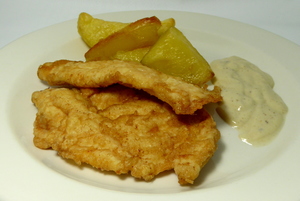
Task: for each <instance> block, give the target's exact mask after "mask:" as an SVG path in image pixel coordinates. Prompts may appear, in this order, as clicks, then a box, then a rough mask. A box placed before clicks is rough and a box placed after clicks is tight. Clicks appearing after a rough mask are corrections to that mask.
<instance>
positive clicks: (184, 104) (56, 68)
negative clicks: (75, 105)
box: [38, 60, 222, 114]
mask: <svg viewBox="0 0 300 201" xmlns="http://www.w3.org/2000/svg"><path fill="white" fill-rule="evenodd" d="M38 76H39V78H40V79H41V80H44V81H47V82H48V83H49V84H50V85H54V86H63V85H71V86H75V87H94V88H97V87H106V86H109V85H112V84H115V83H118V84H122V85H124V86H128V87H133V88H136V89H142V90H144V91H146V92H147V93H149V94H151V95H153V96H156V97H157V98H159V99H160V100H162V101H164V102H166V103H168V104H169V105H170V106H171V107H172V108H173V109H174V111H175V112H176V113H177V114H193V113H194V112H195V111H196V110H198V109H201V108H202V107H203V105H205V104H207V103H210V102H219V101H221V100H222V97H221V95H220V88H218V87H215V88H214V90H212V91H209V90H208V89H207V88H206V87H202V88H201V87H198V86H196V85H193V84H189V83H186V82H184V81H182V80H181V79H180V78H177V77H173V76H170V75H166V74H164V73H160V72H158V71H156V70H154V69H151V68H148V67H146V66H143V65H142V64H140V63H137V62H126V61H118V60H113V61H110V60H109V61H90V62H80V61H68V60H60V61H56V62H49V63H45V64H44V65H41V66H40V67H39V69H38Z"/></svg>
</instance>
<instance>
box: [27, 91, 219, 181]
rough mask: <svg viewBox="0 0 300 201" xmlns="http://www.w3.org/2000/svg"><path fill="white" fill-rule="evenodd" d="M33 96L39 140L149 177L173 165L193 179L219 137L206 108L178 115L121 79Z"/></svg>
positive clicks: (68, 154)
mask: <svg viewBox="0 0 300 201" xmlns="http://www.w3.org/2000/svg"><path fill="white" fill-rule="evenodd" d="M32 101H33V103H34V104H35V106H36V107H37V109H38V112H37V116H36V120H35V123H34V144H35V146H37V147H39V148H41V149H49V148H52V149H54V150H56V151H57V152H58V154H59V155H60V156H62V157H63V158H66V159H72V160H74V161H75V162H76V163H77V164H81V163H87V164H90V165H92V166H93V167H95V168H98V169H100V170H105V171H114V172H116V173H117V174H131V175H132V176H133V177H135V178H140V179H144V180H146V181H149V180H151V179H153V178H154V177H155V176H156V175H157V174H159V173H160V172H163V171H166V170H171V169H174V171H175V173H176V174H177V176H178V181H179V183H180V184H192V183H193V182H194V180H195V179H196V178H197V177H198V175H199V172H200V170H201V168H202V167H203V166H204V165H205V164H206V163H207V162H208V160H209V159H210V158H211V157H212V155H213V154H214V152H215V150H216V148H217V141H218V140H219V138H220V134H219V131H218V130H217V128H216V125H215V122H214V121H213V119H212V118H211V116H210V115H209V114H208V113H207V112H206V111H205V110H204V109H201V110H198V111H197V112H196V113H195V114H193V115H176V114H175V113H174V112H173V110H172V108H171V107H170V106H169V105H168V104H165V103H164V102H162V101H160V100H159V99H157V98H155V97H153V96H150V95H149V94H147V93H145V92H143V91H140V90H136V89H132V88H127V87H124V86H121V85H112V86H109V87H106V88H93V89H92V88H81V89H79V88H50V89H45V90H42V91H37V92H34V93H33V95H32Z"/></svg>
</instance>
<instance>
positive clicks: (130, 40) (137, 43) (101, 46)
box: [85, 16, 161, 61]
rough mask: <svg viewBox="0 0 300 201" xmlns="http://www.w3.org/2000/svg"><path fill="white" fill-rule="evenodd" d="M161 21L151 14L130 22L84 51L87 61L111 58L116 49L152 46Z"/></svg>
mask: <svg viewBox="0 0 300 201" xmlns="http://www.w3.org/2000/svg"><path fill="white" fill-rule="evenodd" d="M160 27H161V21H160V20H159V19H158V18H157V17H155V16H153V17H149V18H143V19H140V20H138V21H136V22H133V23H130V24H129V25H127V26H126V27H124V28H123V29H121V30H119V31H117V32H115V33H114V34H111V35H110V36H108V37H107V38H105V39H102V40H100V41H99V42H98V43H97V44H96V45H94V46H93V47H92V48H90V49H89V50H88V51H87V52H86V53H85V58H86V60H87V61H92V60H106V59H111V58H112V57H113V56H114V55H115V54H116V53H117V52H118V51H131V50H134V49H137V48H143V47H148V46H152V45H154V44H155V42H156V41H157V40H158V38H159V35H158V30H159V28H160Z"/></svg>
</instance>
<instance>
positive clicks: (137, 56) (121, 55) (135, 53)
mask: <svg viewBox="0 0 300 201" xmlns="http://www.w3.org/2000/svg"><path fill="white" fill-rule="evenodd" d="M150 48H151V46H149V47H143V48H138V49H134V50H131V51H118V52H117V53H116V54H115V55H114V56H113V57H112V59H119V60H123V61H136V62H141V60H142V59H143V57H144V56H145V55H146V54H147V52H148V51H149V50H150Z"/></svg>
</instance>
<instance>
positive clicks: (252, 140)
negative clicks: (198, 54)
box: [211, 56, 288, 146]
mask: <svg viewBox="0 0 300 201" xmlns="http://www.w3.org/2000/svg"><path fill="white" fill-rule="evenodd" d="M211 68H212V70H213V71H214V73H215V79H214V80H213V83H214V84H215V85H216V86H219V87H220V88H221V89H222V96H223V102H221V103H220V105H219V106H218V108H217V112H218V114H219V115H220V117H221V118H222V119H223V120H224V121H226V122H227V123H228V124H230V125H231V126H233V127H235V128H236V129H237V130H238V131H239V137H240V138H241V140H242V141H244V142H246V143H247V144H250V145H253V146H262V145H266V144H268V143H269V142H270V141H271V140H272V139H273V138H274V137H275V136H276V134H277V133H278V131H279V130H280V128H281V127H282V125H283V123H284V120H285V114H286V113H287V111H288V108H287V106H286V104H285V103H284V102H283V100H282V99H281V97H280V96H279V95H278V94H276V93H275V92H274V90H273V87H274V81H273V79H272V77H271V76H270V75H269V74H267V73H265V72H263V71H261V70H260V69H259V68H258V67H257V66H255V65H254V64H252V63H250V62H248V61H246V60H244V59H242V58H239V57H236V56H233V57H229V58H225V59H220V60H216V61H213V62H212V63H211Z"/></svg>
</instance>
